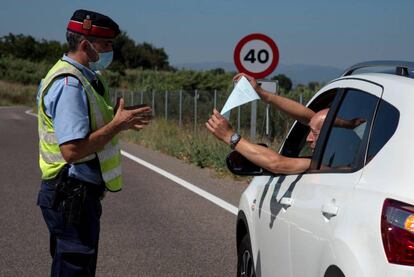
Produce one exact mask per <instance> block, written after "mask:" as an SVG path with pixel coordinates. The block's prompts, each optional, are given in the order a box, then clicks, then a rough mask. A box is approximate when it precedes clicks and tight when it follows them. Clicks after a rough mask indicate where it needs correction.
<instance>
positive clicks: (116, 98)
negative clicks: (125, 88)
mask: <svg viewBox="0 0 414 277" xmlns="http://www.w3.org/2000/svg"><path fill="white" fill-rule="evenodd" d="M117 100H118V90H117V89H115V101H114V103H115V105H116V101H117Z"/></svg>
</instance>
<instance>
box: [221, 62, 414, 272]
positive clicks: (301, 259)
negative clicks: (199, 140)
mask: <svg viewBox="0 0 414 277" xmlns="http://www.w3.org/2000/svg"><path fill="white" fill-rule="evenodd" d="M374 67H378V68H385V67H386V68H392V70H393V72H391V73H390V72H385V73H379V72H372V71H373V70H371V69H372V68H374ZM413 68H414V63H410V62H400V61H385V62H384V61H377V62H367V63H361V64H358V65H355V66H353V67H351V68H350V69H348V70H347V71H346V72H345V73H344V74H343V75H342V76H341V77H340V78H338V79H336V80H334V81H332V82H330V83H329V84H327V85H326V86H325V87H324V88H322V89H321V90H320V91H319V92H317V93H316V94H315V96H314V97H313V98H312V99H311V100H310V102H309V103H308V107H309V108H311V109H312V110H314V111H318V110H321V109H324V108H327V107H329V108H330V110H329V114H328V116H327V119H326V120H325V122H324V125H323V128H322V130H321V133H320V136H319V139H318V141H317V145H316V148H315V150H314V151H313V153H312V151H309V149H308V147H307V146H306V142H305V139H306V136H307V134H308V132H309V129H308V127H307V126H304V125H302V124H300V123H299V122H295V123H294V124H293V126H292V128H291V130H290V132H289V134H288V136H287V138H286V140H285V142H284V144H283V146H282V147H281V149H280V153H281V154H283V155H285V156H289V157H303V156H310V157H312V163H311V166H310V169H309V170H308V171H307V172H305V173H303V174H294V175H272V174H269V173H267V172H264V171H263V170H262V169H260V168H255V167H254V166H253V165H252V164H250V165H246V164H244V163H243V162H240V161H235V158H234V157H232V156H231V155H230V157H229V158H228V164H229V168H230V169H231V170H232V171H233V172H235V173H236V174H244V175H261V176H256V177H254V179H253V180H252V182H251V183H250V185H249V186H248V188H247V189H246V190H245V191H244V193H243V194H242V196H241V199H240V205H239V213H238V220H237V249H238V275H239V276H280V277H299V276H301V277H314V276H315V277H316V276H317V277H320V276H325V277H333V276H335V277H343V276H355V277H365V276H375V277H378V276H407V277H408V276H410V277H413V276H414V161H413V159H414V147H413V146H412V145H414V79H411V78H410V76H409V75H410V74H412V72H411V71H410V69H413ZM356 70H363V71H364V72H363V73H359V74H355V71H356ZM370 70H371V72H372V73H369V71H370ZM367 71H368V72H367ZM337 117H339V118H341V119H347V120H351V119H356V118H358V119H363V121H362V122H363V123H362V124H360V125H359V126H358V127H356V128H354V129H345V128H340V127H337V126H335V125H334V124H333V122H334V119H335V118H337Z"/></svg>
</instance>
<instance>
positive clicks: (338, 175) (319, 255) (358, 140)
mask: <svg viewBox="0 0 414 277" xmlns="http://www.w3.org/2000/svg"><path fill="white" fill-rule="evenodd" d="M337 85H338V86H339V87H340V88H342V89H341V90H340V93H339V94H338V96H339V97H338V99H337V100H338V101H337V104H338V107H337V108H336V107H335V108H333V109H332V110H330V114H329V115H328V118H327V120H326V122H325V123H326V124H325V126H324V127H323V130H322V133H321V137H320V141H319V142H318V146H317V148H316V149H315V153H314V157H313V161H312V165H311V170H310V172H309V174H304V175H303V176H302V178H301V179H300V181H298V182H297V184H296V186H295V188H294V190H292V192H291V193H290V195H289V197H290V198H291V200H290V201H292V202H293V203H292V206H291V209H288V213H287V214H286V220H287V221H289V222H291V227H290V238H291V244H290V246H291V249H290V251H291V263H292V264H293V265H295V266H293V267H292V274H291V276H323V275H324V273H325V270H326V269H327V267H328V266H330V265H331V264H332V263H335V257H336V256H337V255H338V253H335V252H334V251H333V249H334V248H335V247H334V246H335V245H336V244H338V243H339V244H340V243H341V242H340V241H339V240H337V237H340V235H339V232H342V231H343V230H345V228H346V225H347V224H348V223H347V221H348V220H351V221H352V217H355V216H358V215H351V214H348V213H347V206H349V205H352V203H350V199H351V198H350V196H351V195H352V192H353V188H354V186H355V185H356V184H357V183H358V182H359V180H360V177H361V174H362V167H363V165H364V157H365V154H366V145H367V141H368V139H369V134H370V129H371V126H372V122H373V118H374V114H375V111H376V109H377V107H378V103H379V100H380V98H381V95H382V90H383V89H382V87H380V86H378V85H376V84H373V83H370V82H366V81H362V80H352V79H350V80H342V81H340V82H338V84H337ZM343 120H346V121H347V122H351V123H352V124H354V126H347V127H344V126H340V125H343V124H341V123H340V121H343ZM352 124H350V125H352ZM290 178H291V179H292V182H293V179H296V178H297V177H296V176H290ZM279 197H286V196H283V195H281V196H279ZM340 226H342V229H341V227H340ZM343 227H345V228H343Z"/></svg>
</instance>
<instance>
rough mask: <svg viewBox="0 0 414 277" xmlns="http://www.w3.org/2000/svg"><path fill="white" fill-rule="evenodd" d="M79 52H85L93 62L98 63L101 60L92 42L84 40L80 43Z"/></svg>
mask: <svg viewBox="0 0 414 277" xmlns="http://www.w3.org/2000/svg"><path fill="white" fill-rule="evenodd" d="M79 50H81V51H83V52H85V53H86V54H87V55H88V57H89V59H90V60H91V61H93V62H94V61H97V60H98V59H99V54H98V52H97V51H96V50H95V49H94V48H93V46H92V42H90V41H88V40H86V39H84V40H82V41H81V42H80V43H79Z"/></svg>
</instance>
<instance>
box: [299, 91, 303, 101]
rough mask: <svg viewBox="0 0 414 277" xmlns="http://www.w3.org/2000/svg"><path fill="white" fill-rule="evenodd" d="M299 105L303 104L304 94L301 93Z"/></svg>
mask: <svg viewBox="0 0 414 277" xmlns="http://www.w3.org/2000/svg"><path fill="white" fill-rule="evenodd" d="M299 103H301V104H303V92H301V93H300V96H299Z"/></svg>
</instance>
